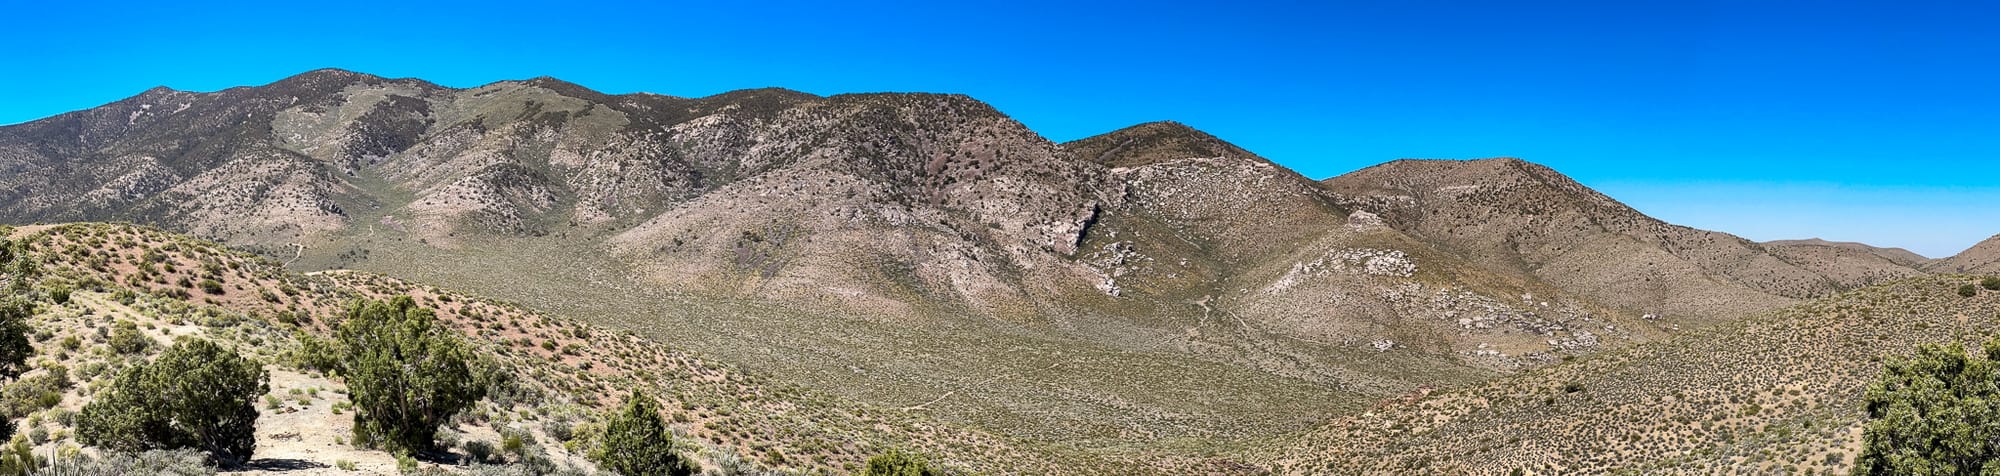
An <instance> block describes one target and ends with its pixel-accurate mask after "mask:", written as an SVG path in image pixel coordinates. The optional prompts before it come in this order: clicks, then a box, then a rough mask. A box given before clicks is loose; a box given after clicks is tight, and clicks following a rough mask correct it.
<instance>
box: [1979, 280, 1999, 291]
mask: <svg viewBox="0 0 2000 476" xmlns="http://www.w3.org/2000/svg"><path fill="white" fill-rule="evenodd" d="M1979 287H1982V288H1986V290H1988V291H2000V277H1994V276H1987V277H1986V279H1981V280H1979Z"/></svg>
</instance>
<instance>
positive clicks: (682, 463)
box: [597, 393, 700, 476]
mask: <svg viewBox="0 0 2000 476" xmlns="http://www.w3.org/2000/svg"><path fill="white" fill-rule="evenodd" d="M599 451H600V452H599V453H598V455H597V461H598V464H600V465H602V466H603V467H604V468H605V469H609V470H611V471H612V472H615V473H618V474H622V475H625V476H663V475H672V476H685V475H690V474H694V473H695V472H696V471H699V470H700V468H697V467H696V466H695V464H694V462H693V461H689V460H688V459H687V458H683V457H681V455H680V453H678V452H676V451H675V449H674V439H673V434H672V433H670V432H668V431H667V423H666V421H665V420H662V419H661V418H660V403H659V402H657V401H654V400H653V398H652V397H648V396H645V395H643V394H636V393H635V394H633V395H632V397H631V398H628V399H626V400H625V405H624V407H623V408H621V409H619V410H618V413H617V414H615V415H612V416H611V419H610V421H608V422H606V423H605V427H604V445H603V446H602V447H601V448H599Z"/></svg>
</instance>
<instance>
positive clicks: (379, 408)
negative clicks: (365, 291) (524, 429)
mask: <svg viewBox="0 0 2000 476" xmlns="http://www.w3.org/2000/svg"><path fill="white" fill-rule="evenodd" d="M346 318H347V319H346V322H345V323H343V324H341V327H340V346H341V347H342V348H344V349H346V350H347V353H346V354H347V360H346V361H345V362H343V363H342V367H343V368H342V369H341V373H342V374H343V375H344V376H346V377H347V385H348V389H349V390H350V391H351V392H352V396H351V398H352V400H353V401H354V407H355V414H354V434H355V439H356V443H357V444H369V445H377V446H382V447H385V448H387V449H390V450H396V451H428V450H431V449H433V448H434V447H435V445H436V440H437V429H438V426H439V425H442V424H444V422H446V421H449V420H450V419H451V417H452V416H453V415H456V414H458V413H459V412H462V411H465V410H466V409H467V408H471V407H472V404H473V403H474V402H477V401H479V399H480V398H483V397H484V396H485V393H486V387H485V386H484V385H483V384H482V383H481V382H479V381H478V380H477V379H475V378H473V371H472V368H471V366H470V362H471V360H472V359H471V353H470V351H468V350H466V346H465V344H464V343H463V342H460V341H459V339H458V336H457V335H456V334H454V333H452V332H451V331H449V330H447V329H444V328H443V327H440V326H438V324H437V318H436V316H435V315H433V314H432V313H431V310H429V309H424V308H421V307H417V305H416V301H414V300H412V299H410V297H409V296H398V297H396V298H394V299H391V300H389V301H388V302H382V301H375V300H361V301H357V302H355V303H354V304H353V305H351V306H349V307H348V310H347V314H346Z"/></svg>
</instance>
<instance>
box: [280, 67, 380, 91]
mask: <svg viewBox="0 0 2000 476" xmlns="http://www.w3.org/2000/svg"><path fill="white" fill-rule="evenodd" d="M381 81H384V79H383V78H382V77H381V76H376V75H372V74H367V73H357V72H353V71H348V70H344V69H339V68H320V69H315V70H312V71H307V72H304V73H299V74H295V75H292V76H289V77H286V78H285V79H280V80H277V81H273V82H271V84H266V85H264V86H262V87H261V88H260V89H265V90H271V91H281V92H285V93H287V94H292V95H307V93H312V92H329V91H335V90H339V89H341V88H345V87H347V86H350V85H354V84H357V83H378V82H381Z"/></svg>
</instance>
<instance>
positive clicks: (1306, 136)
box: [0, 0, 2000, 257]
mask: <svg viewBox="0 0 2000 476" xmlns="http://www.w3.org/2000/svg"><path fill="white" fill-rule="evenodd" d="M59 3H63V2H32V3H28V4H18V3H17V4H13V5H8V6H6V7H0V8H3V9H4V10H3V11H5V12H6V15H4V16H0V18H5V19H0V40H4V41H5V42H7V44H11V45H14V46H13V48H12V49H11V51H10V52H9V55H8V56H9V58H8V60H7V61H0V124H11V123H17V122H23V121H29V120H33V119H37V118H41V117H45V116H49V115H54V114H58V113H62V112H66V111H71V110H76V109H84V108H89V107H94V106H97V105H100V104H103V103H106V102H110V101H114V100H117V99H121V98H124V97H127V96H131V95H133V94H137V93H138V92H140V91H142V90H144V89H146V88H149V87H152V86H156V85H165V86H169V87H173V88H176V89H184V90H195V91H211V90H217V89H223V88H227V87H231V86H240V85H255V84H264V83H268V82H271V81H274V80H277V79H279V78H283V77H285V76H289V75H292V74H297V73H300V72H304V71H307V70H311V69H316V68H322V67H337V68H343V69H350V70H355V71H361V72H366V73H371V74H376V75H382V76H390V77H419V78H424V79H427V80H430V81H432V82H435V83H438V84H442V85H446V86H457V87H466V86H475V85H479V84H484V83H488V82H492V81H498V80H506V79H523V78H529V77H534V76H554V77H558V78H561V79H565V80H568V81H572V82H576V83H578V84H582V85H584V86H587V87H591V88H593V89H597V90H600V91H604V92H610V93H626V92H640V91H644V92H653V93H659V94H669V95H676V96H704V95H709V94H715V93H719V92H723V91H728V90H732V89H742V88H752V87H765V86H778V87H785V88H790V89H797V90H801V91H806V92H811V93H816V94H836V93H843V92H871V91H926V92H946V93H964V94H968V95H971V96H973V97H975V98H978V99H981V100H984V101H986V102H988V103H991V104H993V105H994V106H995V107H997V108H999V109H1000V110H1001V111H1003V112H1006V113H1008V114H1010V115H1012V116H1013V117H1015V118H1016V119H1019V120H1021V121H1022V122H1023V123H1025V124H1027V125H1028V126H1029V127H1031V128H1033V129H1035V130H1036V131H1039V132H1040V133H1042V134H1043V135H1045V136H1047V137H1049V138H1050V139H1052V140H1057V141H1066V140H1073V139H1077V138H1082V137H1086V136H1089V135H1093V134H1097V133H1102V132H1106V131H1110V130H1114V129H1117V128H1120V127H1124V126H1127V125H1131V124H1135V123H1139V122H1146V121H1154V120H1176V121H1180V122H1183V123H1186V124H1189V125H1191V126H1194V127H1196V128H1199V129H1202V130H1205V131H1208V132H1210V133H1213V134H1215V135H1217V136H1219V137H1221V138H1223V139H1225V140H1229V141H1231V142H1234V143H1236V144H1238V145H1241V146H1243V147H1244V148H1247V149H1249V150H1252V151H1254V152H1257V153H1259V154H1261V155H1264V156H1266V157H1269V158H1271V159H1272V160H1274V161H1277V162H1279V163H1281V164H1284V165H1286V166H1289V167H1292V168H1294V169H1297V170H1299V171H1300V172H1301V173H1303V174H1305V175H1307V176H1309V177H1313V178H1324V177H1328V176H1332V175H1338V174H1341V173H1345V172H1349V171H1352V170H1356V169H1359V168H1362V167H1366V166H1369V165H1373V164H1376V163H1380V162H1384V161H1388V160H1392V159H1397V158H1405V157H1423V158H1480V157H1497V156H1510V157H1521V158H1524V159H1527V160H1530V161H1534V162H1538V163H1542V164H1546V165H1549V166H1551V167H1554V168H1555V169H1556V170H1558V171H1561V172H1563V173H1566V174H1569V175H1570V176H1572V177H1575V178H1576V179H1577V180H1579V181H1581V182H1583V183H1584V184H1586V185H1589V186H1592V187H1595V188H1598V189H1599V190H1601V191H1603V192H1605V193H1606V194H1608V195H1610V196H1612V197H1614V198H1617V199H1619V200H1621V201H1624V202H1626V203H1628V204H1631V205H1632V206H1634V207H1635V208H1638V209H1639V210H1640V211H1643V212H1646V213H1648V214H1651V215H1653V216H1655V217H1659V218H1661V219H1664V220H1667V221H1670V222H1674V223H1678V224H1684V225H1689V226H1695V227H1699V228H1706V229H1714V230H1719V231H1725V232H1730V233H1735V234H1739V235H1743V236H1745V237H1748V238H1751V239H1756V240H1772V239H1785V238H1805V237H1822V238H1826V239H1832V240H1844V241H1863V242H1868V243H1871V244H1876V245H1880V246H1897V247H1904V248H1908V249H1911V250H1913V251H1916V252H1918V253H1921V254H1924V255H1927V256H1932V257H1941V256H1947V255H1950V254H1953V253H1956V252H1958V251H1959V250H1961V249H1964V248H1965V247H1967V246H1970V245H1972V244H1973V243H1975V242H1977V241H1979V240H1981V239H1984V238H1986V237H1988V236H1990V235H1993V234H1995V233H2000V160H1994V159H1996V158H2000V87H1995V84H1996V78H2000V62H1996V61H1994V60H1993V59H1994V58H2000V33H1996V32H2000V29H1994V28H1991V27H1990V25H1989V23H1990V22H1991V20H1992V19H1994V18H2000V6H1995V5H1992V4H1986V3H1981V2H1969V1H1968V2H1944V1H1908V2H1851V1H1839V0H1834V1H1761V0H1759V1H1674V2H1599V1H1573V2H1507V3H1512V4H1509V5H1502V4H1500V3H1502V2H1473V1H1456V2H1451V1H1433V0H1412V1H1399V2H1261V1H1247V2H1212V3H1201V2H1179V1H1171V0H1169V1H1153V2H1098V3H1093V4H1089V5H1083V4H1081V2H1048V1H1042V0H1030V1H1015V2H846V3H839V4H831V5H829V4H820V3H816V2H789V1H771V2H685V3H684V2H653V3H648V4H644V5H638V4H633V5H627V4H618V3H602V2H593V1H572V2H563V3H559V4H548V3H543V2H511V1H504V0H490V1H482V2H423V3H425V4H424V5H406V4H403V3H404V2H378V1H354V2H343V3H340V4H338V5H339V6H338V8H337V9H329V8H325V7H319V6H316V5H315V4H312V2H302V3H286V2H257V3H250V2H244V3H235V4H231V3H222V2H193V3H184V4H166V3H154V2H133V3H122V2H84V3H80V4H75V5H69V4H61V5H59ZM412 3H418V2H412ZM551 5H553V7H552V6H551Z"/></svg>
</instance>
